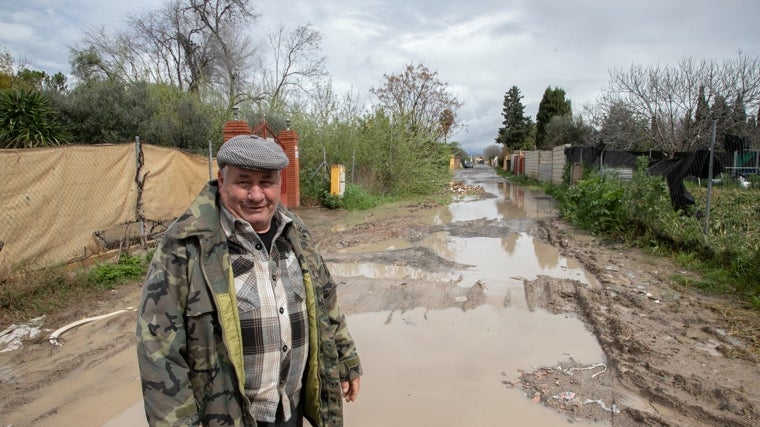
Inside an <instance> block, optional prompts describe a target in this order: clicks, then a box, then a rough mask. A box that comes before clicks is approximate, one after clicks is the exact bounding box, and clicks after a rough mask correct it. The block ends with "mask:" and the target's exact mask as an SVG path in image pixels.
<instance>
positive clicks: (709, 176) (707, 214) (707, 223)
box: [704, 119, 718, 234]
mask: <svg viewBox="0 0 760 427" xmlns="http://www.w3.org/2000/svg"><path fill="white" fill-rule="evenodd" d="M717 123H718V121H717V120H715V119H713V121H712V125H711V126H710V134H711V135H710V165H709V166H708V167H707V206H706V207H705V230H704V234H707V233H708V230H709V229H710V199H711V198H712V180H713V149H714V147H715V128H716V126H717Z"/></svg>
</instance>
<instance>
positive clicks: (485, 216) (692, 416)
mask: <svg viewBox="0 0 760 427" xmlns="http://www.w3.org/2000/svg"><path fill="white" fill-rule="evenodd" d="M456 180H457V181H459V182H461V183H463V184H465V185H462V186H456V188H455V189H456V190H458V193H457V194H458V195H457V197H456V200H455V202H453V203H452V204H450V205H448V206H439V205H436V204H424V203H423V204H397V205H394V206H384V207H382V208H378V209H375V210H372V211H370V212H336V211H327V210H322V209H299V210H298V213H299V214H300V215H301V216H302V217H303V218H304V220H305V221H306V222H307V224H309V225H310V226H311V228H312V230H313V232H314V234H315V235H316V237H317V239H318V241H319V242H320V247H321V248H322V252H323V255H324V256H325V258H326V260H327V262H328V265H329V266H330V268H331V270H332V272H333V275H334V276H335V277H336V279H337V280H338V281H339V282H340V288H339V300H340V303H341V306H342V308H343V310H344V311H345V312H346V313H347V315H348V316H349V326H350V328H351V331H352V333H353V335H354V338H355V340H356V341H357V345H358V347H359V351H360V354H361V356H362V361H363V364H364V368H365V377H364V378H363V380H362V392H361V395H360V398H359V401H358V402H356V403H353V404H350V405H348V406H347V407H346V408H345V412H346V425H347V426H360V427H365V426H387V425H400V426H455V425H456V426H497V425H505V424H510V425H531V426H565V425H568V423H573V424H574V425H613V426H633V425H674V426H725V425H736V426H754V425H758V423H759V421H758V417H760V414H758V412H759V411H760V398H759V397H758V391H760V369H758V368H760V366H758V360H757V358H756V356H757V354H758V345H760V344H759V343H758V341H759V340H758V331H760V319H758V315H757V313H753V312H747V311H744V310H742V309H740V308H738V307H736V306H735V305H734V304H732V302H731V301H727V300H724V299H716V298H710V297H706V296H702V295H699V294H697V293H695V292H693V291H690V290H688V289H681V288H678V287H676V286H675V285H674V284H673V283H672V282H671V280H670V279H671V277H673V275H675V274H679V275H681V276H687V277H688V276H690V275H691V274H692V273H690V272H687V271H682V270H681V269H679V268H678V267H676V266H674V265H672V264H671V263H669V262H668V261H667V260H663V259H658V258H654V257H651V256H647V255H645V254H643V253H642V252H640V251H637V250H633V249H630V248H625V247H620V246H617V245H614V244H609V243H603V242H600V241H599V240H598V239H595V238H593V237H591V236H588V235H586V234H584V233H581V232H578V231H577V230H574V229H572V228H571V227H568V226H567V225H566V224H564V223H562V222H561V221H558V220H557V219H556V215H557V212H556V210H555V208H554V205H553V203H552V201H551V199H550V198H548V197H546V196H545V195H543V194H542V193H541V192H537V191H533V190H529V189H526V188H524V187H520V186H516V185H512V184H510V183H509V182H506V181H505V180H504V179H502V178H499V177H498V176H497V175H496V174H495V173H494V172H493V171H492V170H491V169H490V168H488V167H485V166H482V165H479V166H476V167H475V168H473V169H464V170H460V171H457V175H456ZM140 286H141V284H133V285H128V286H124V287H121V288H119V289H118V290H116V291H114V292H112V295H110V298H108V299H107V300H103V301H89V302H83V303H82V304H81V305H79V306H78V307H74V308H72V309H71V310H69V311H66V312H62V313H56V314H55V315H52V316H48V318H46V319H44V326H43V328H47V330H46V331H44V332H43V333H42V334H41V335H40V336H38V337H36V338H34V339H31V340H26V341H24V343H23V347H22V348H21V349H19V350H15V351H7V352H0V427H5V426H10V425H12V426H32V425H33V426H61V425H78V426H110V427H116V426H144V425H146V423H145V421H144V417H143V414H142V402H141V395H140V387H139V378H138V372H137V366H136V361H135V357H134V351H135V346H134V337H133V331H134V314H133V312H127V313H122V314H117V315H114V316H112V317H109V318H106V319H102V320H97V321H94V322H91V323H87V324H84V325H81V326H78V327H76V328H74V329H72V330H70V331H67V332H66V333H65V334H64V335H62V339H61V341H62V343H63V345H61V346H53V345H51V344H50V343H49V342H48V340H47V335H49V333H50V332H51V330H53V329H56V328H58V327H60V326H62V325H65V324H67V323H69V322H71V321H75V320H78V319H80V318H84V317H90V316H96V315H101V314H105V313H111V312H113V311H115V310H120V309H125V308H126V309H129V308H131V307H134V306H136V305H137V304H138V299H139V292H140ZM6 326H8V325H0V329H4V328H5V327H6ZM0 350H1V349H0Z"/></svg>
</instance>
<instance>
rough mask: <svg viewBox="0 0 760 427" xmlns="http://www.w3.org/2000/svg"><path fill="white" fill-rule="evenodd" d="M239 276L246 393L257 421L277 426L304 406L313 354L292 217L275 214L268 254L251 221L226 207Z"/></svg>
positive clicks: (226, 226) (232, 254)
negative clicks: (290, 234)
mask: <svg viewBox="0 0 760 427" xmlns="http://www.w3.org/2000/svg"><path fill="white" fill-rule="evenodd" d="M221 211H222V212H221V223H222V228H223V229H224V232H225V234H226V235H227V244H228V247H229V253H230V261H231V263H232V272H233V275H234V276H235V291H236V294H237V305H238V311H239V312H240V328H241V332H242V336H243V363H244V367H245V394H246V396H247V397H248V398H249V399H250V401H251V408H250V410H251V415H253V418H254V419H255V420H257V421H263V422H275V421H279V420H277V408H278V406H279V405H280V403H282V408H283V411H284V418H282V420H287V419H289V418H290V416H291V411H292V408H295V407H296V406H297V405H298V403H299V398H300V394H301V393H300V392H301V385H302V384H301V382H302V378H303V373H304V369H305V366H306V356H307V354H308V344H309V342H308V331H307V329H308V321H307V318H306V302H305V291H304V283H303V274H302V272H301V266H300V265H299V263H298V259H296V256H295V254H294V253H293V249H292V246H291V244H290V242H288V241H287V240H286V239H285V238H284V234H283V230H284V229H285V227H288V226H289V222H290V221H291V220H290V218H287V217H285V216H283V215H281V214H280V212H279V211H277V213H276V214H275V217H274V218H273V220H272V226H276V227H277V232H276V234H275V237H274V239H273V242H272V247H271V248H270V250H269V251H267V249H266V248H264V245H263V243H262V241H261V239H260V238H259V236H258V235H257V234H256V232H255V231H253V228H252V227H251V225H250V224H248V223H247V222H246V221H243V220H241V219H236V218H234V217H233V216H232V215H231V214H230V213H229V211H228V210H227V209H225V208H224V207H222V208H221Z"/></svg>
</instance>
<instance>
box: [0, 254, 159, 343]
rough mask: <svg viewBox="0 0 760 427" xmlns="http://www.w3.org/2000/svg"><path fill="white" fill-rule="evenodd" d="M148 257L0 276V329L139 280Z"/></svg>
mask: <svg viewBox="0 0 760 427" xmlns="http://www.w3.org/2000/svg"><path fill="white" fill-rule="evenodd" d="M149 256H150V255H148V256H146V257H145V258H142V257H134V256H130V255H122V256H121V257H119V260H118V261H117V262H116V263H113V262H106V263H102V264H98V265H96V266H94V267H93V268H91V269H78V270H74V271H70V269H68V268H66V267H65V266H53V267H48V268H45V269H42V270H35V271H28V272H21V273H19V272H13V273H12V274H11V273H7V274H3V275H0V326H7V325H9V324H11V323H18V322H20V321H25V320H28V319H30V318H32V317H37V316H40V315H47V314H50V313H53V312H54V311H55V310H58V309H61V308H64V307H69V306H71V305H73V304H76V303H79V302H82V301H83V300H85V299H89V298H92V297H93V296H97V295H101V294H103V293H105V292H107V291H110V290H112V289H114V288H116V286H118V285H119V284H121V283H124V282H127V281H130V280H137V279H140V278H142V277H143V276H144V275H145V273H146V268H147V264H148V259H149ZM0 329H1V328H0Z"/></svg>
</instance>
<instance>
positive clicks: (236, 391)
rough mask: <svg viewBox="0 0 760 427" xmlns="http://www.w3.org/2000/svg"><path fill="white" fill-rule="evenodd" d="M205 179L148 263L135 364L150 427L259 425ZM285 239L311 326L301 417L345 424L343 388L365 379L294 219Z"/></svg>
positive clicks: (314, 254) (319, 264) (327, 281)
mask: <svg viewBox="0 0 760 427" xmlns="http://www.w3.org/2000/svg"><path fill="white" fill-rule="evenodd" d="M217 195H218V185H217V182H216V181H211V182H209V184H208V185H207V186H206V187H205V188H204V189H203V191H202V192H201V193H200V194H199V196H198V197H197V198H196V199H195V201H193V203H192V204H191V206H190V208H189V209H188V210H187V211H186V212H185V213H184V214H183V215H181V216H180V217H179V218H177V220H176V221H175V222H174V223H173V224H172V225H171V227H169V229H168V230H167V232H166V234H165V236H164V239H163V240H162V242H161V243H160V245H159V246H158V248H157V249H156V253H155V255H154V257H153V260H152V262H151V265H150V268H149V271H148V275H147V278H146V282H145V285H144V286H143V290H142V300H141V303H140V309H139V312H138V319H137V343H138V344H137V359H138V363H139V366H140V375H141V378H142V390H143V399H144V403H145V412H146V415H147V418H148V422H149V424H150V425H151V426H198V425H203V426H206V427H211V426H255V425H256V422H255V421H254V420H253V419H252V418H251V416H250V413H249V411H248V410H247V408H248V407H249V406H250V404H249V402H248V400H247V399H246V397H245V396H244V394H243V388H244V378H245V376H244V374H243V354H242V349H243V347H242V340H241V336H240V323H239V317H238V310H237V302H236V297H235V287H234V283H233V280H232V268H231V266H230V257H229V253H228V251H227V240H226V238H225V236H224V232H223V231H222V229H221V225H220V222H219V209H218V206H217V202H218V197H217ZM278 209H280V212H282V213H283V214H285V215H287V216H289V217H290V218H292V219H293V221H292V222H291V223H290V225H288V226H287V227H286V230H285V231H284V233H285V234H286V237H287V239H289V241H290V242H291V243H292V244H293V247H294V251H295V253H296V256H297V257H298V259H299V261H300V263H301V268H302V270H303V277H304V285H305V288H306V305H307V311H308V321H309V356H308V362H307V367H306V374H305V379H304V385H303V390H304V395H305V404H304V412H305V416H306V418H307V420H309V422H310V423H311V424H312V425H313V426H315V427H321V426H342V425H343V409H342V399H341V389H340V381H341V380H347V379H349V378H355V377H357V376H358V375H361V365H360V362H359V357H358V355H357V352H356V348H355V346H354V342H353V339H352V338H351V335H350V334H349V332H348V328H347V327H346V322H345V316H344V315H343V313H342V312H341V311H340V308H339V307H338V305H337V303H336V298H337V297H336V283H335V281H334V280H333V279H332V277H331V276H330V273H329V271H328V270H327V267H326V266H325V264H324V261H323V260H322V257H321V256H320V255H319V253H318V251H317V250H316V247H315V242H314V241H313V240H312V237H311V234H310V233H309V231H308V229H307V228H306V226H305V225H304V223H303V222H302V221H301V220H300V219H299V218H298V217H297V216H295V215H294V214H293V213H292V212H290V211H289V210H287V209H285V208H284V207H282V206H281V207H279V208H278Z"/></svg>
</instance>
